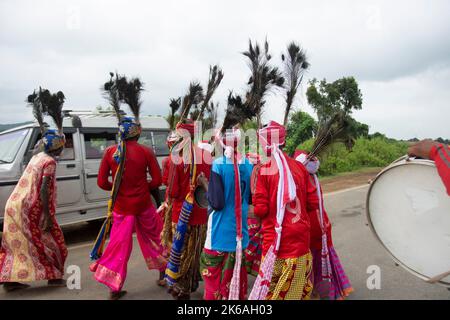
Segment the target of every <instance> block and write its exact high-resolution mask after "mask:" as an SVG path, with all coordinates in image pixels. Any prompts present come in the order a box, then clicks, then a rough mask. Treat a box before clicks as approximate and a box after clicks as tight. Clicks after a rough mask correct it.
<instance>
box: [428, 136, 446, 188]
mask: <svg viewBox="0 0 450 320" xmlns="http://www.w3.org/2000/svg"><path fill="white" fill-rule="evenodd" d="M430 159H431V160H434V163H435V165H436V168H437V171H438V173H439V176H440V177H441V179H442V182H443V183H444V185H445V188H446V189H447V194H448V195H449V196H450V148H449V147H448V146H447V145H445V144H439V145H438V146H433V147H432V148H431V151H430Z"/></svg>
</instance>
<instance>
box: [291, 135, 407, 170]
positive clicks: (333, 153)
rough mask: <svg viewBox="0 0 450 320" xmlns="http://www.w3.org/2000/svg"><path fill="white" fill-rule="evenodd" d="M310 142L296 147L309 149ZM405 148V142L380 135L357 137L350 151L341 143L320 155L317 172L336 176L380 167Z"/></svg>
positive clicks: (392, 159) (396, 157) (393, 158)
mask: <svg viewBox="0 0 450 320" xmlns="http://www.w3.org/2000/svg"><path fill="white" fill-rule="evenodd" d="M312 144H313V141H312V140H307V141H305V142H304V143H302V144H301V145H300V146H299V147H298V148H300V149H304V150H310V149H311V147H312ZM407 149H408V145H407V144H406V143H405V142H401V141H396V140H392V139H387V138H382V137H377V138H372V139H368V138H358V139H357V140H356V142H355V145H354V146H353V148H352V151H348V150H347V149H346V148H345V146H344V145H343V144H340V143H339V144H335V145H333V146H332V147H331V148H330V149H329V150H328V151H327V152H326V153H325V154H324V155H322V157H321V159H320V162H321V164H320V169H319V174H320V175H321V176H336V175H337V174H342V173H346V172H357V170H361V169H365V168H382V167H385V166H387V165H388V164H390V163H391V162H392V161H394V160H396V159H398V158H399V157H401V156H402V155H404V154H406V152H407Z"/></svg>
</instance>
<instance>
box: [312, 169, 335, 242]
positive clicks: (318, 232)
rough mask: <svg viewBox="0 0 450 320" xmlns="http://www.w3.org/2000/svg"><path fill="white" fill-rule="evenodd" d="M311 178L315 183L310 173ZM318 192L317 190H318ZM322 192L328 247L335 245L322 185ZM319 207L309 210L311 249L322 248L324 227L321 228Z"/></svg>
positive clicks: (313, 182)
mask: <svg viewBox="0 0 450 320" xmlns="http://www.w3.org/2000/svg"><path fill="white" fill-rule="evenodd" d="M309 180H310V181H311V183H312V184H313V185H316V184H315V181H314V177H313V175H309ZM316 192H317V191H316ZM320 194H321V195H322V197H321V199H320V201H321V202H322V210H323V220H324V224H325V232H326V233H327V245H328V248H329V247H332V246H333V241H332V239H331V223H330V220H329V219H328V214H327V212H326V210H325V206H324V203H323V193H322V187H320ZM319 214H320V212H319V207H317V209H316V210H313V211H310V212H309V218H310V222H311V243H310V247H311V249H318V250H320V249H322V229H321V228H320V223H319Z"/></svg>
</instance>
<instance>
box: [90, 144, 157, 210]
mask: <svg viewBox="0 0 450 320" xmlns="http://www.w3.org/2000/svg"><path fill="white" fill-rule="evenodd" d="M116 150H117V145H115V146H110V147H108V148H107V149H106V150H105V153H104V155H103V159H102V162H101V164H100V169H99V171H98V178H97V184H98V186H99V187H100V188H102V189H103V190H111V189H112V182H111V181H109V177H110V176H112V172H114V173H115V172H116V170H117V167H118V164H117V163H116V161H115V160H114V159H113V155H114V152H116ZM147 173H150V176H151V178H152V180H151V182H148V181H147ZM160 185H161V170H160V168H159V164H158V161H157V160H156V156H155V154H154V152H153V150H152V149H150V148H149V147H146V146H144V145H141V144H139V143H137V141H126V156H125V168H124V172H123V176H122V181H121V183H120V188H119V193H118V195H117V200H116V203H115V205H114V211H115V212H117V213H118V214H124V215H135V214H139V213H141V212H143V211H145V210H146V209H148V208H149V207H150V206H152V205H153V203H152V201H151V198H150V190H153V189H155V188H157V187H159V186H160Z"/></svg>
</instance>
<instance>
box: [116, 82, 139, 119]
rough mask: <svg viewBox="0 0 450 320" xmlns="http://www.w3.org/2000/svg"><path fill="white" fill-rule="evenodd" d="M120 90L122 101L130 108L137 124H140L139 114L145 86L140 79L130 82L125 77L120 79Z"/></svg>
mask: <svg viewBox="0 0 450 320" xmlns="http://www.w3.org/2000/svg"><path fill="white" fill-rule="evenodd" d="M118 90H119V96H120V99H121V100H122V101H123V102H125V103H126V104H127V105H128V107H129V108H130V110H131V112H132V113H133V116H134V118H135V120H136V122H139V113H140V110H141V105H142V101H141V92H142V91H144V85H143V83H142V82H141V80H139V78H132V79H130V80H129V81H128V80H127V78H126V77H125V76H123V77H119V79H118Z"/></svg>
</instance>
